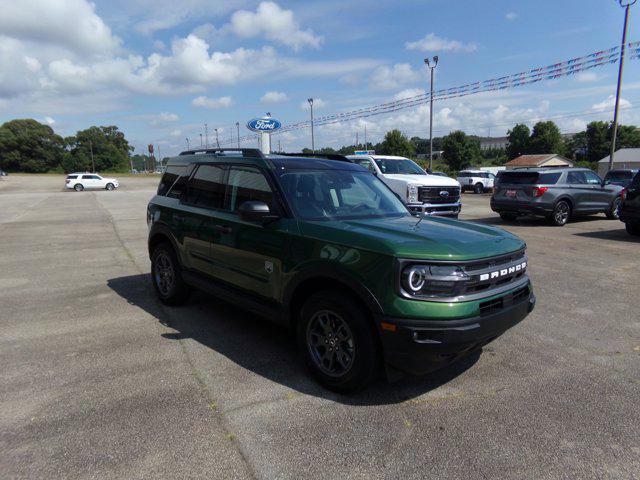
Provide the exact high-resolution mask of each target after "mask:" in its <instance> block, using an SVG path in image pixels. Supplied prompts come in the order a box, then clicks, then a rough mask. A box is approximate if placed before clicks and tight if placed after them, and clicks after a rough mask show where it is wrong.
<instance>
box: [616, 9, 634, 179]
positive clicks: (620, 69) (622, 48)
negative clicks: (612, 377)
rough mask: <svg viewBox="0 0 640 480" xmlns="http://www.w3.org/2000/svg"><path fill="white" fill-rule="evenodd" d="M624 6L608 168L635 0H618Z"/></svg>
mask: <svg viewBox="0 0 640 480" xmlns="http://www.w3.org/2000/svg"><path fill="white" fill-rule="evenodd" d="M618 3H619V4H620V6H621V7H623V8H624V27H623V28H622V44H621V45H620V62H619V63H620V65H619V67H618V86H617V88H616V105H615V107H614V109H613V129H612V130H613V132H612V133H611V154H610V155H609V170H611V169H613V156H614V155H615V153H616V137H617V135H618V107H619V106H620V92H621V91H622V72H623V70H624V55H625V49H626V47H627V45H626V44H627V29H628V27H629V9H630V7H631V5H633V4H634V3H636V0H618Z"/></svg>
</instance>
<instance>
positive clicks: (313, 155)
mask: <svg viewBox="0 0 640 480" xmlns="http://www.w3.org/2000/svg"><path fill="white" fill-rule="evenodd" d="M276 155H284V156H285V157H310V158H325V159H327V160H338V161H340V162H349V163H353V162H352V161H351V160H349V159H348V158H347V157H346V156H344V155H340V154H338V153H277V154H276Z"/></svg>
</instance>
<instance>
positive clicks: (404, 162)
mask: <svg viewBox="0 0 640 480" xmlns="http://www.w3.org/2000/svg"><path fill="white" fill-rule="evenodd" d="M347 158H348V159H349V160H351V161H352V162H353V163H358V164H359V165H361V166H363V167H364V168H366V169H367V170H369V171H371V172H373V173H374V174H375V175H377V176H378V178H379V179H380V180H382V181H383V182H384V183H386V184H387V186H388V187H389V188H391V190H393V191H394V192H395V193H396V194H398V195H399V196H400V198H401V199H402V201H403V202H404V203H406V205H407V207H409V210H411V211H412V212H416V213H420V212H424V213H426V214H428V215H447V216H451V217H456V218H457V217H458V214H459V213H460V209H461V208H462V204H461V203H460V185H459V184H458V182H456V181H455V180H454V179H453V178H449V177H442V176H440V175H429V174H428V173H427V172H425V171H424V170H423V169H422V168H420V166H419V165H418V164H416V163H415V162H413V161H412V160H409V159H408V158H405V157H394V156H388V155H348V156H347Z"/></svg>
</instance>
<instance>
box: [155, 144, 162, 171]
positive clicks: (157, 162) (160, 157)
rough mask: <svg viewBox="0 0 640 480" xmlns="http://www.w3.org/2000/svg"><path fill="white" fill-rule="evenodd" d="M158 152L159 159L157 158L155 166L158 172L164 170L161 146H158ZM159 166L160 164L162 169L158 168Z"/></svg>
mask: <svg viewBox="0 0 640 480" xmlns="http://www.w3.org/2000/svg"><path fill="white" fill-rule="evenodd" d="M156 150H157V151H158V158H156V165H155V169H156V171H157V170H159V169H160V170H162V168H160V167H162V154H161V153H160V145H156ZM158 164H160V167H158Z"/></svg>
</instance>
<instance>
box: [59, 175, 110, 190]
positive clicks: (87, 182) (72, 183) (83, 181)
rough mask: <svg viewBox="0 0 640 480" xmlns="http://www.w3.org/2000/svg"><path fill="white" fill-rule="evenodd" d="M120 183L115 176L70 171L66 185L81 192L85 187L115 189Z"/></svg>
mask: <svg viewBox="0 0 640 480" xmlns="http://www.w3.org/2000/svg"><path fill="white" fill-rule="evenodd" d="M119 186H120V184H119V183H118V180H116V179H115V178H104V177H101V176H100V175H98V174H97V173H70V174H69V175H67V180H66V182H65V187H67V188H69V189H71V188H72V189H74V190H75V191H76V192H81V191H82V190H84V189H85V188H104V189H107V190H113V189H114V188H118V187H119Z"/></svg>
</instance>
